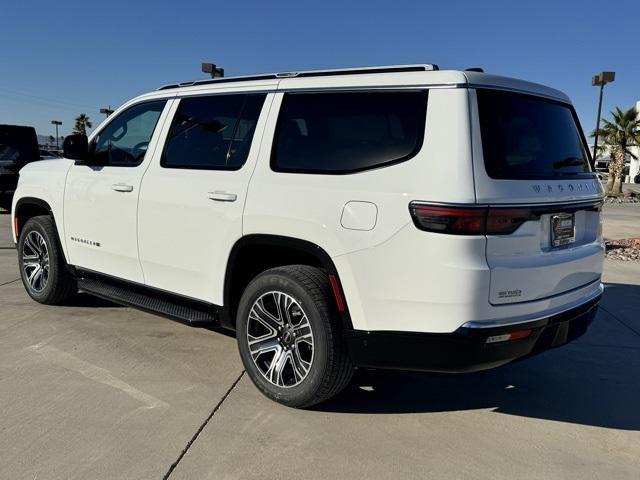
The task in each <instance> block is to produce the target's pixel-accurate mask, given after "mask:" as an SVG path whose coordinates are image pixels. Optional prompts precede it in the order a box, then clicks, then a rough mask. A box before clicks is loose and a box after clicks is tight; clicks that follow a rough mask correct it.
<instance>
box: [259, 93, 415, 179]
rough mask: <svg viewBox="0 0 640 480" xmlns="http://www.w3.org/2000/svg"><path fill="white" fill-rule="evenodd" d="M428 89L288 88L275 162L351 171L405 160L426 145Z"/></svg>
mask: <svg viewBox="0 0 640 480" xmlns="http://www.w3.org/2000/svg"><path fill="white" fill-rule="evenodd" d="M426 113H427V92H426V91H404V92H402V91H397V92H389V91H387V92H344V93H343V92H329V93H288V94H286V95H285V97H284V99H283V103H282V107H281V110H280V117H279V119H278V128H277V132H276V138H275V139H274V146H273V151H272V156H271V168H272V169H273V170H275V171H279V172H300V173H324V174H340V173H353V172H358V171H362V170H367V169H371V168H377V167H381V166H384V165H388V164H392V163H397V162H400V161H403V160H407V159H409V158H411V157H412V156H414V155H415V154H416V153H417V152H418V150H419V149H420V147H421V146H422V139H423V135H424V126H425V117H426Z"/></svg>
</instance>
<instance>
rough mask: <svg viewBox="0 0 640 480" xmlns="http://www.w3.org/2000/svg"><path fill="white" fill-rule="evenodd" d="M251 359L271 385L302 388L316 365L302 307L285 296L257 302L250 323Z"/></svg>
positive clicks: (270, 295) (278, 294) (267, 296)
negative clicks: (299, 386)
mask: <svg viewBox="0 0 640 480" xmlns="http://www.w3.org/2000/svg"><path fill="white" fill-rule="evenodd" d="M247 343H248V346H249V355H250V356H251V359H252V361H253V363H254V365H255V366H256V367H257V368H258V371H259V372H260V373H261V375H262V376H263V377H264V378H265V379H266V380H267V381H268V382H269V383H271V384H272V385H275V386H277V387H281V388H291V387H295V386H296V385H299V384H300V383H301V382H302V381H303V380H304V379H305V378H306V377H307V375H308V374H309V371H310V370H311V365H312V364H313V350H314V348H313V347H314V343H313V331H312V330H311V324H310V323H309V319H308V317H307V315H306V313H305V312H304V310H302V307H300V304H299V303H298V302H297V301H296V300H295V299H294V298H293V297H291V296H290V295H287V294H286V293H283V292H277V291H274V292H268V293H265V294H263V295H262V296H261V297H260V298H258V299H257V300H256V301H255V302H254V303H253V305H252V306H251V310H250V311H249V318H248V321H247Z"/></svg>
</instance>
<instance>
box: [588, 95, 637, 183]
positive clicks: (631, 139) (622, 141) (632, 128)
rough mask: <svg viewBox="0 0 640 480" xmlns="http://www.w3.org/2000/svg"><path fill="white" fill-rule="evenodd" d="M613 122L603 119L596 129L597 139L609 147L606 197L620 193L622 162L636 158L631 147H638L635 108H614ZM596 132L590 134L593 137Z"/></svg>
mask: <svg viewBox="0 0 640 480" xmlns="http://www.w3.org/2000/svg"><path fill="white" fill-rule="evenodd" d="M611 116H612V117H613V121H609V120H607V119H604V120H603V121H602V123H603V126H602V127H601V128H599V129H598V137H600V138H602V141H603V143H604V144H605V145H606V146H607V147H609V151H610V152H611V161H610V162H609V178H608V180H607V191H606V193H607V195H619V194H621V193H622V181H623V180H624V160H625V158H626V156H627V155H629V156H630V157H632V158H638V157H637V156H636V155H635V154H634V153H633V152H632V151H631V147H634V146H636V145H640V118H638V111H637V110H636V109H635V107H632V108H630V109H629V110H626V111H623V110H621V109H620V107H616V109H615V110H614V111H612V112H611ZM595 134H596V131H595V130H594V131H593V133H592V134H591V136H592V137H595Z"/></svg>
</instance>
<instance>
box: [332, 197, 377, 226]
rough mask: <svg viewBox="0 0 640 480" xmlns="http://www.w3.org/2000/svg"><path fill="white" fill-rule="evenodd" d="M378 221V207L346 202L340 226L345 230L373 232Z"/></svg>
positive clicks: (373, 204) (357, 202)
mask: <svg viewBox="0 0 640 480" xmlns="http://www.w3.org/2000/svg"><path fill="white" fill-rule="evenodd" d="M377 220H378V206H377V205H376V204H375V203H371V202H359V201H353V202H347V204H346V205H345V206H344V208H343V209H342V217H341V218H340V225H342V227H343V228H346V229H347V230H362V231H366V230H373V229H374V228H375V226H376V222H377Z"/></svg>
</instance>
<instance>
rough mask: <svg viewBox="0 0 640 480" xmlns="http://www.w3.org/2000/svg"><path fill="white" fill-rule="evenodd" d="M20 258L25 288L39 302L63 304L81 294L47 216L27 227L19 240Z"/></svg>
mask: <svg viewBox="0 0 640 480" xmlns="http://www.w3.org/2000/svg"><path fill="white" fill-rule="evenodd" d="M18 259H19V262H20V276H21V277H22V283H23V284H24V288H25V289H26V290H27V293H28V294H29V296H30V297H31V298H33V299H34V300H35V301H36V302H40V303H45V304H49V305H52V304H58V303H62V302H64V301H65V300H68V299H69V298H70V297H72V296H73V295H74V294H75V293H76V292H77V291H78V287H77V284H76V281H75V279H74V278H73V277H72V276H71V274H70V273H69V272H68V271H67V269H66V265H65V261H64V257H63V254H62V250H61V249H60V245H59V244H58V238H57V234H56V227H55V225H54V223H53V220H52V219H51V217H49V216H48V215H41V216H37V217H33V218H31V219H30V220H29V221H28V222H27V223H26V224H25V226H24V228H23V229H22V231H21V232H20V237H19V239H18Z"/></svg>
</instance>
